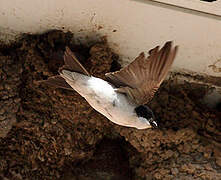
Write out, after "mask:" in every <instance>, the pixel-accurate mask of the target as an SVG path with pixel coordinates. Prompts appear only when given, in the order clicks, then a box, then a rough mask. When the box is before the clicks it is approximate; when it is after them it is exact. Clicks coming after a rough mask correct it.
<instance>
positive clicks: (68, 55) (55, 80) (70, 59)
mask: <svg viewBox="0 0 221 180" xmlns="http://www.w3.org/2000/svg"><path fill="white" fill-rule="evenodd" d="M67 72H70V73H71V72H77V73H81V74H84V75H87V76H90V74H89V73H88V71H87V70H86V69H85V68H84V67H83V66H82V64H81V63H80V62H79V61H78V59H77V57H76V56H75V54H74V53H73V52H72V51H71V50H70V49H69V48H68V47H66V50H65V52H64V65H63V66H62V67H61V68H59V74H60V75H56V76H52V77H50V78H48V79H47V80H44V81H40V83H44V84H47V85H49V86H54V87H57V88H63V89H68V90H73V89H72V88H71V86H70V85H69V84H68V83H67V82H66V81H65V80H64V78H63V77H62V74H67Z"/></svg>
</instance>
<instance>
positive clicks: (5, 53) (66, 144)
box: [0, 31, 221, 180]
mask: <svg viewBox="0 0 221 180" xmlns="http://www.w3.org/2000/svg"><path fill="white" fill-rule="evenodd" d="M73 39H74V38H73V34H71V33H63V32H61V31H51V32H48V33H45V34H43V35H25V36H24V38H22V39H21V40H20V41H19V42H18V43H16V44H13V45H10V46H5V45H3V44H1V45H0V82H1V83H0V136H1V138H0V179H5V180H7V179H10V180H11V179H69V180H72V179H73V180H75V179H80V180H81V179H83V180H84V179H85V180H90V179H98V180H99V179H105V180H107V179H111V180H117V179H145V180H148V179H213V180H214V179H221V148H220V145H221V116H220V112H219V111H218V110H215V109H209V108H207V107H206V106H203V105H202V104H200V102H199V101H198V100H199V99H200V98H202V97H203V96H204V95H205V93H206V91H207V89H208V87H204V86H201V85H198V84H190V83H187V82H186V83H184V84H179V83H177V81H176V79H171V80H168V81H165V82H164V83H163V85H162V86H161V88H160V89H159V91H158V92H157V94H156V96H155V97H154V99H153V100H152V101H151V102H150V104H149V106H150V107H151V108H152V109H153V110H154V112H155V114H156V116H157V118H158V123H159V124H160V128H159V129H147V130H137V129H134V128H126V127H120V126H118V125H115V124H113V123H111V122H110V121H109V120H107V119H106V118H105V117H103V116H102V115H101V114H99V113H97V112H95V110H93V109H92V108H91V107H90V106H89V105H88V104H87V102H86V101H85V100H84V99H83V98H82V97H81V96H79V95H78V94H77V93H76V92H74V91H68V90H62V89H54V88H52V87H48V86H45V85H42V84H39V83H38V81H39V80H44V79H47V78H48V77H50V76H52V75H55V74H57V70H58V68H59V67H60V66H62V64H63V60H62V57H63V52H64V48H65V46H69V47H70V48H71V49H72V50H73V51H74V52H76V54H77V55H78V57H79V59H80V60H81V63H82V64H83V65H84V66H85V67H86V69H87V70H88V71H89V72H90V73H91V74H92V75H94V76H97V77H101V78H104V74H105V73H106V72H109V71H114V70H117V69H119V68H120V67H119V64H118V63H117V61H118V60H119V58H118V56H117V55H116V54H115V53H113V52H112V51H111V49H110V48H109V47H108V44H107V43H106V42H105V41H101V42H96V43H94V44H92V45H91V46H81V45H75V42H74V40H73Z"/></svg>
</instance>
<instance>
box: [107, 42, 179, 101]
mask: <svg viewBox="0 0 221 180" xmlns="http://www.w3.org/2000/svg"><path fill="white" fill-rule="evenodd" d="M177 48H178V47H177V46H176V47H175V48H172V42H170V41H169V42H167V43H166V44H165V45H164V46H163V47H162V48H161V49H160V50H159V46H157V47H155V48H154V49H151V50H150V51H149V56H148V57H147V58H145V55H144V53H141V54H140V55H139V56H138V57H137V58H136V59H135V60H134V61H133V62H132V63H131V64H129V65H128V66H126V67H125V68H123V69H121V70H120V71H117V72H113V73H107V74H106V77H107V79H108V80H109V81H110V82H111V83H113V84H114V85H116V86H120V88H119V89H118V90H117V91H118V92H122V93H126V94H127V95H128V96H129V97H131V99H132V100H133V101H134V102H136V103H137V104H145V103H147V102H148V101H150V100H151V99H152V97H153V96H154V94H155V92H156V91H157V90H158V88H159V87H160V84H161V83H162V82H163V80H164V79H165V77H166V75H167V73H168V71H169V68H170V67H171V65H172V63H173V61H174V58H175V55H176V52H177Z"/></svg>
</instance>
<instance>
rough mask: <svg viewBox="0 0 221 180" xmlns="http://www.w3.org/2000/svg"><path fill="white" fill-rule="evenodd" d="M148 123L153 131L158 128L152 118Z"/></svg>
mask: <svg viewBox="0 0 221 180" xmlns="http://www.w3.org/2000/svg"><path fill="white" fill-rule="evenodd" d="M149 123H150V125H151V126H152V127H153V128H154V129H157V128H158V125H157V122H156V121H154V119H153V118H151V119H149Z"/></svg>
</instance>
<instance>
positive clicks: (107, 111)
mask: <svg viewBox="0 0 221 180" xmlns="http://www.w3.org/2000/svg"><path fill="white" fill-rule="evenodd" d="M177 50H178V46H175V47H174V48H173V47H172V42H171V41H168V42H166V43H165V45H164V46H163V47H162V48H161V49H160V48H159V46H157V47H155V48H153V49H151V50H150V51H149V55H148V57H145V54H144V53H143V52H142V53H140V55H139V56H138V57H137V58H135V60H134V61H133V62H131V63H130V64H129V65H127V66H126V67H124V68H122V69H120V70H119V71H116V72H109V73H106V74H105V76H106V80H103V79H100V78H96V77H94V76H91V75H90V74H89V73H88V71H87V70H86V69H85V68H84V67H83V66H82V64H81V63H80V62H79V61H78V59H77V57H76V56H75V54H74V53H73V52H72V51H71V50H70V49H69V48H68V47H66V50H65V52H64V66H62V67H61V68H60V69H59V75H57V76H53V77H50V78H48V79H47V80H46V81H44V83H46V84H48V85H53V86H56V87H58V88H65V89H69V90H75V91H77V92H78V93H79V94H80V95H81V96H82V97H84V98H85V100H86V101H87V102H88V103H89V104H90V105H91V106H92V107H93V108H94V109H95V110H96V111H98V112H100V113H101V114H103V115H104V116H105V117H107V118H108V119H109V120H110V121H112V122H113V123H116V124H118V125H121V126H127V127H134V128H137V129H146V128H151V127H154V128H156V127H157V126H158V125H157V123H156V118H155V116H154V113H153V112H152V110H151V109H150V108H149V107H148V106H147V105H146V103H148V102H149V101H150V100H151V99H152V98H153V96H154V94H155V92H156V91H157V90H158V88H159V87H160V84H161V83H162V82H163V80H164V79H165V77H166V76H167V73H168V71H169V69H170V67H171V65H172V63H173V61H174V59H175V56H176V53H177Z"/></svg>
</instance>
